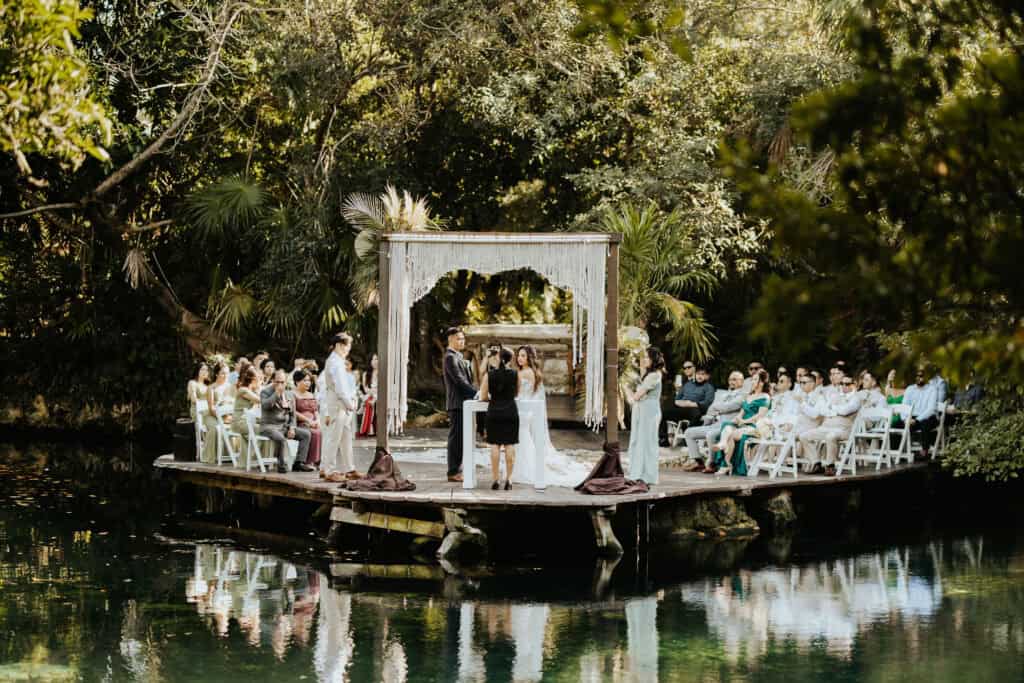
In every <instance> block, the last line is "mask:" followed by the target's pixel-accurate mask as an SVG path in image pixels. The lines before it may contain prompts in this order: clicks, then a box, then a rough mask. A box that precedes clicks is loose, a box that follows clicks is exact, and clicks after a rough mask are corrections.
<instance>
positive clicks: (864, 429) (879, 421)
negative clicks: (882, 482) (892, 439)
mask: <svg viewBox="0 0 1024 683" xmlns="http://www.w3.org/2000/svg"><path fill="white" fill-rule="evenodd" d="M892 414H893V411H892V408H891V407H889V406H879V407H877V408H863V409H861V411H860V412H859V413H857V419H856V420H854V423H853V429H851V430H850V437H849V438H848V439H847V440H846V444H845V445H844V447H843V451H842V453H841V454H840V457H839V464H838V465H837V466H836V474H837V475H839V474H841V473H842V472H843V470H845V469H849V470H850V472H851V473H852V474H856V473H857V464H856V463H857V461H858V460H861V461H864V462H865V463H868V462H874V463H875V471H876V472H877V471H878V470H880V469H881V468H882V465H883V464H884V465H885V466H886V467H892V457H891V455H890V448H889V432H890V430H891V427H892Z"/></svg>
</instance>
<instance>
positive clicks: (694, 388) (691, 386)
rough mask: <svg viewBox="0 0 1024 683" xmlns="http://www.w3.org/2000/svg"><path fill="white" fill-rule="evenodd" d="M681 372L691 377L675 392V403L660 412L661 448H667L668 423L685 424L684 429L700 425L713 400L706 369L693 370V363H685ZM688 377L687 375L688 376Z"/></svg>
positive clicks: (713, 393)
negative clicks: (690, 374)
mask: <svg viewBox="0 0 1024 683" xmlns="http://www.w3.org/2000/svg"><path fill="white" fill-rule="evenodd" d="M683 371H684V372H687V373H692V374H693V376H692V378H690V379H689V380H687V382H686V383H685V384H683V386H682V387H680V388H679V391H677V392H676V397H675V401H674V402H673V404H672V405H670V406H665V408H664V409H663V410H662V411H661V424H660V425H659V426H658V442H659V444H660V445H662V446H668V445H669V443H668V422H669V421H672V422H685V423H686V425H685V426H681V429H685V427H688V426H689V425H697V424H700V421H701V418H702V417H704V413H706V412H708V408H710V407H711V403H712V402H713V401H714V400H715V387H714V385H712V384H711V382H709V381H708V371H707V368H704V367H699V368H694V365H693V363H691V362H689V361H687V362H686V363H685V364H684V365H683ZM688 376H689V375H688Z"/></svg>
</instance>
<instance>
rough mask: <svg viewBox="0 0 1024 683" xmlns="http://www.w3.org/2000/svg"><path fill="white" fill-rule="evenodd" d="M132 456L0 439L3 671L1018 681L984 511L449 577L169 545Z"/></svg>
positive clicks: (1023, 620)
mask: <svg viewBox="0 0 1024 683" xmlns="http://www.w3.org/2000/svg"><path fill="white" fill-rule="evenodd" d="M132 455H133V454H131V453H128V452H110V451H109V450H103V451H89V450H83V449H75V448H71V447H67V446H51V447H42V448H34V449H25V448H15V447H11V446H6V447H3V446H0V626H2V632H0V681H7V680H47V681H64V680H69V681H70V680H85V681H247V682H249V683H252V682H255V681H264V680H282V681H296V680H308V681H314V680H318V681H343V680H353V681H437V680H441V681H483V680H487V681H509V680H514V681H535V680H542V679H543V680H552V681H577V680H585V681H634V680H636V681H655V680H670V681H690V680H693V681H711V680H714V681H720V680H750V681H769V680H785V681H787V682H793V681H812V680H830V681H854V680H857V681H861V680H864V681H890V680H907V681H957V682H960V681H968V682H970V683H975V682H977V681H1020V680H1024V534H1021V533H1019V532H1016V531H1014V530H1013V529H1012V527H1013V526H1014V525H1013V524H1009V523H1005V522H1004V523H1002V524H1000V523H999V520H979V521H978V522H977V523H976V524H977V528H975V529H971V528H969V527H970V525H968V529H966V530H964V529H962V528H961V529H960V530H958V531H955V532H938V531H932V532H918V533H916V534H910V535H906V534H896V531H895V530H894V532H893V538H898V539H900V540H893V539H889V540H887V541H886V542H885V543H883V544H881V545H878V544H876V545H864V544H863V542H859V543H857V544H850V543H849V542H848V541H838V540H837V541H835V542H820V541H813V542H809V541H806V540H800V539H798V540H796V541H794V542H793V543H792V545H791V546H790V545H789V542H788V541H785V542H784V543H783V545H784V546H786V548H785V549H784V552H782V555H783V556H785V557H786V558H787V559H785V560H784V561H780V560H779V557H780V551H779V544H778V542H773V543H768V542H766V541H759V542H757V543H755V544H753V545H751V546H749V547H743V546H742V544H740V545H736V544H733V545H726V544H715V545H710V544H704V545H703V546H700V547H688V548H677V549H659V550H658V551H656V552H655V553H653V554H651V555H649V556H643V557H637V556H633V557H626V558H624V559H623V560H622V561H621V562H619V563H618V564H617V565H610V564H598V565H597V566H569V567H554V568H539V567H518V568H507V567H506V568H494V567H492V568H488V569H484V570H478V571H469V570H466V572H465V573H464V574H463V575H452V574H448V573H446V572H445V571H444V570H443V569H441V568H439V567H436V566H430V565H384V564H374V563H373V562H372V558H361V559H360V558H351V557H337V556H329V555H327V554H326V553H324V551H323V549H322V548H320V547H318V546H316V545H315V543H313V542H312V541H309V542H297V543H294V544H292V545H289V546H273V547H264V548H254V547H253V546H252V545H251V544H249V545H242V544H239V543H238V542H232V541H230V540H228V539H221V538H217V537H215V536H211V535H209V534H208V535H207V536H206V537H205V538H201V537H198V536H197V535H196V534H195V533H191V534H189V533H187V532H185V531H182V530H180V528H179V527H178V526H176V525H174V524H173V523H172V522H171V518H170V517H168V516H165V515H166V511H167V510H168V509H169V508H168V506H167V505H166V496H165V495H164V493H163V491H164V487H163V486H162V485H161V483H160V482H159V481H155V480H153V479H152V477H151V473H150V471H149V470H148V468H147V467H145V466H140V464H139V463H137V462H135V459H134V458H133V457H132ZM917 524H918V522H917V520H899V519H896V520H894V524H893V527H894V529H899V528H900V527H904V526H915V525H917ZM1001 526H1005V527H1011V529H1010V530H1008V531H1007V530H1005V529H1000V527H1001ZM861 537H862V538H863V535H862V536H861ZM197 539H198V540H197ZM737 557H738V558H739V559H738V560H736V559H735V558H737ZM773 557H774V558H775V559H772V558H773ZM695 558H698V559H699V561H698V559H695Z"/></svg>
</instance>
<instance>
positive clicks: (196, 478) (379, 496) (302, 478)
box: [154, 455, 927, 509]
mask: <svg viewBox="0 0 1024 683" xmlns="http://www.w3.org/2000/svg"><path fill="white" fill-rule="evenodd" d="M154 465H155V466H156V467H157V468H159V469H160V470H162V471H164V472H166V473H167V474H168V475H169V476H173V477H174V478H175V479H177V480H179V481H184V482H187V483H191V484H196V485H200V486H208V487H212V488H221V489H226V490H232V491H243V492H248V493H256V494H263V495H270V496H275V497H283V498H294V499H299V500H309V501H314V502H321V503H332V502H335V501H336V500H349V501H381V502H387V503H406V504H414V505H426V506H436V507H458V508H464V509H475V508H492V509H508V508H522V507H529V508H534V507H561V508H581V509H592V508H605V507H608V506H612V505H622V504H625V503H636V502H643V501H648V502H654V501H659V500H665V499H670V498H679V497H684V496H695V495H705V494H723V495H726V494H732V495H739V496H746V495H750V494H751V493H753V492H754V491H755V490H771V489H792V488H795V487H805V486H836V485H844V484H849V483H851V482H859V481H870V480H874V479H882V478H887V477H892V476H895V475H899V474H901V473H905V472H909V471H914V470H920V469H922V468H925V467H927V464H925V463H915V464H912V465H897V466H896V467H893V468H883V469H882V470H880V471H878V472H876V471H875V470H874V469H873V468H860V469H859V470H858V473H857V474H856V475H846V476H843V477H839V478H837V477H826V476H821V475H810V474H802V475H800V477H799V478H798V479H793V478H792V477H789V476H785V475H783V476H780V477H778V478H776V479H768V478H767V477H766V476H758V477H731V476H730V477H715V476H714V475H709V474H699V473H694V472H683V471H681V470H677V469H675V468H664V469H662V471H661V474H660V477H661V481H660V482H659V483H658V484H657V485H656V486H654V487H652V489H651V491H650V492H648V493H642V494H631V495H625V496H589V495H583V494H580V493H577V492H576V491H574V490H572V489H570V488H565V487H560V486H551V487H548V488H547V489H546V490H544V491H537V490H535V489H533V488H532V487H529V486H526V485H513V488H512V490H511V491H492V490H490V487H489V485H488V484H486V483H484V482H487V481H489V479H488V477H489V475H487V474H484V473H483V468H480V474H481V479H482V482H481V484H480V486H479V487H478V488H477V489H472V490H466V489H463V488H462V486H461V485H460V484H454V483H451V482H449V481H447V478H446V476H445V472H444V467H442V466H438V465H428V464H422V463H403V462H399V466H400V467H401V469H402V473H403V474H404V475H405V476H406V477H408V478H409V479H410V480H412V481H413V482H415V483H416V490H415V491H402V492H375V491H374V492H366V491H348V490H345V489H342V488H341V487H340V486H339V485H337V484H329V483H324V482H323V481H322V480H320V479H318V478H317V476H316V474H315V473H301V472H293V473H290V474H278V473H276V472H267V473H261V472H258V471H255V470H253V471H248V472H246V471H245V470H244V469H242V468H236V467H230V466H225V465H220V466H217V465H209V464H204V463H199V462H181V461H175V460H174V459H173V458H172V457H171V456H170V455H164V456H161V457H160V458H158V459H157V460H156V462H155V463H154Z"/></svg>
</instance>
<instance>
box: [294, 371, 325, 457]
mask: <svg viewBox="0 0 1024 683" xmlns="http://www.w3.org/2000/svg"><path fill="white" fill-rule="evenodd" d="M292 379H293V380H294V381H295V392H294V395H295V419H296V421H297V422H298V423H299V426H300V427H305V428H306V429H308V430H309V435H310V436H309V456H308V457H307V458H306V464H307V465H311V466H313V467H316V466H317V465H319V464H320V440H321V438H322V437H321V434H320V408H319V406H318V405H317V400H316V395H315V394H313V393H311V392H310V390H309V389H310V387H311V386H312V385H313V378H312V377H310V375H309V373H308V372H306V371H305V370H296V371H295V372H294V373H293V374H292Z"/></svg>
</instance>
